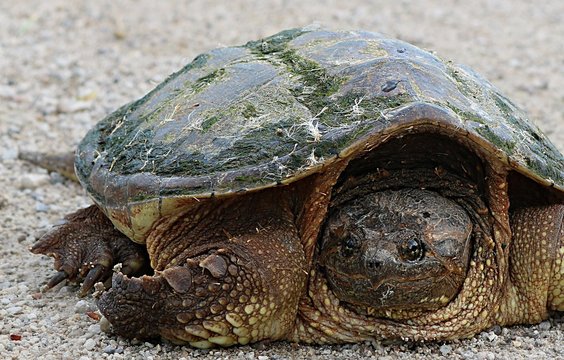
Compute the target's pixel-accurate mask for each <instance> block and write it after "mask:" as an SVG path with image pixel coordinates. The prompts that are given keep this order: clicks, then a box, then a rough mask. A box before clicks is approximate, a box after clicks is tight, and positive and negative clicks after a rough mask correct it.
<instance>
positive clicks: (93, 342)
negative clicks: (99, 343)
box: [84, 339, 96, 350]
mask: <svg viewBox="0 0 564 360" xmlns="http://www.w3.org/2000/svg"><path fill="white" fill-rule="evenodd" d="M95 347H96V340H94V339H88V340H86V341H85V342H84V348H85V349H86V350H92V349H94V348H95Z"/></svg>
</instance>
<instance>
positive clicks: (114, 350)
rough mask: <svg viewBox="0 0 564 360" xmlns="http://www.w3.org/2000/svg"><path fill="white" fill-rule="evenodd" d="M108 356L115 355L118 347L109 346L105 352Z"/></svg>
mask: <svg viewBox="0 0 564 360" xmlns="http://www.w3.org/2000/svg"><path fill="white" fill-rule="evenodd" d="M103 351H104V352H105V353H106V354H113V353H115V352H116V347H115V346H113V345H108V346H106V347H105V348H104V350H103Z"/></svg>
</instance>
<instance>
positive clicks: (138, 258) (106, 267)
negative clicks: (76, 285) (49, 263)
mask: <svg viewBox="0 0 564 360" xmlns="http://www.w3.org/2000/svg"><path fill="white" fill-rule="evenodd" d="M30 251H31V252H32V253H35V254H44V255H48V256H52V257H53V258H54V259H55V269H56V270H57V271H58V272H57V273H56V274H55V275H54V276H53V277H52V278H51V279H50V280H49V282H48V283H47V286H46V289H50V288H52V287H54V286H55V285H57V284H58V283H60V282H62V281H63V280H65V279H68V280H70V281H78V280H84V281H83V284H82V286H81V289H80V291H79V296H84V295H86V294H87V293H88V291H89V290H90V289H91V288H92V287H93V286H94V284H95V283H96V282H98V281H107V280H109V279H110V278H111V275H112V269H113V266H114V265H115V264H117V263H122V271H123V272H124V273H126V274H139V273H140V272H141V271H144V270H146V267H147V264H148V260H147V253H146V250H145V248H144V247H143V246H141V245H138V244H135V243H133V242H132V241H131V240H129V239H128V238H127V237H126V236H125V235H123V234H122V233H120V232H119V231H118V230H116V229H115V228H114V226H113V224H112V223H111V222H110V220H109V219H108V218H107V217H106V216H105V215H104V214H103V213H102V211H101V210H100V209H98V207H96V206H95V205H92V206H90V207H87V208H84V209H81V210H78V211H76V212H74V213H72V214H69V215H67V216H66V217H65V219H64V222H63V223H62V224H60V225H56V226H55V227H54V228H52V229H51V230H50V231H49V232H47V233H46V234H45V235H43V236H42V237H41V238H40V239H39V240H38V241H37V242H36V243H35V244H34V245H33V246H32V247H31V249H30Z"/></svg>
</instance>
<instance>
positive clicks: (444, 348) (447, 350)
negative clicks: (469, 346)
mask: <svg viewBox="0 0 564 360" xmlns="http://www.w3.org/2000/svg"><path fill="white" fill-rule="evenodd" d="M439 351H440V352H441V354H443V355H444V356H446V355H448V354H450V352H451V351H452V346H450V345H447V344H443V345H441V347H440V348H439Z"/></svg>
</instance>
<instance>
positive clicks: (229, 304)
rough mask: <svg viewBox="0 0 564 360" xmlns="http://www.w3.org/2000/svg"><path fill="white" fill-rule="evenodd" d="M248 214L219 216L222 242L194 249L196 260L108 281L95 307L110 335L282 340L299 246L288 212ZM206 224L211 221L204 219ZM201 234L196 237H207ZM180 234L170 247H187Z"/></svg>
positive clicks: (300, 281) (211, 341) (299, 264)
mask: <svg viewBox="0 0 564 360" xmlns="http://www.w3.org/2000/svg"><path fill="white" fill-rule="evenodd" d="M230 210H234V209H230ZM253 212H256V214H258V215H257V219H256V221H255V220H253V219H252V217H253V214H249V211H248V210H247V211H242V210H240V211H230V214H231V215H230V216H231V218H225V217H218V218H217V219H218V220H219V221H220V224H218V226H220V227H219V229H223V232H222V234H223V237H224V239H222V240H221V242H220V241H219V239H216V238H213V237H212V239H207V241H206V242H204V243H202V242H200V244H199V245H197V244H193V246H192V247H193V248H194V249H198V250H194V251H197V252H198V253H197V254H196V255H192V256H189V257H188V258H187V259H185V260H182V261H181V262H178V261H176V260H175V261H174V263H175V265H173V266H169V267H167V268H166V269H164V270H162V271H156V272H155V275H154V276H143V277H141V278H129V277H126V276H123V275H121V274H116V275H114V278H113V283H112V287H111V289H110V290H108V291H107V292H105V293H104V294H102V296H101V298H100V299H99V301H98V306H99V308H100V311H101V312H102V313H103V314H104V316H105V317H106V318H107V319H108V320H109V322H110V323H111V324H112V326H113V329H114V331H115V332H116V333H117V334H119V335H121V336H124V337H128V338H141V339H142V338H152V337H159V336H160V337H162V338H165V339H168V340H170V341H172V342H174V343H183V344H185V343H189V344H190V345H192V346H194V347H198V348H210V347H213V346H216V345H219V346H231V345H235V344H242V345H244V344H248V343H250V342H255V341H260V340H275V339H283V338H285V336H286V335H287V334H288V332H289V331H290V330H291V329H292V327H293V325H294V323H295V317H296V313H297V307H298V301H299V298H300V296H301V295H302V294H303V291H304V288H305V283H306V271H305V269H306V264H305V258H304V253H303V248H302V245H301V243H300V240H299V237H298V234H297V231H296V228H295V226H294V224H293V221H292V216H291V214H289V213H288V212H284V213H283V214H280V213H275V214H272V213H270V216H269V213H268V211H263V210H261V209H256V208H255V209H254V211H253ZM251 213H252V212H251ZM234 214H238V217H239V220H240V221H235V220H236V219H233V218H234V217H235V218H236V217H237V216H235V215H234ZM259 217H260V220H259V219H258V218H259ZM210 218H216V217H215V216H213V215H210V214H208V215H207V216H206V217H205V219H210ZM249 218H251V219H249ZM205 225H206V224H205ZM202 228H203V229H204V230H203V231H202V233H201V234H205V232H208V233H209V232H213V228H211V229H208V227H207V226H204V225H202ZM175 231H176V232H178V229H175ZM171 232H172V231H171ZM194 232H198V231H196V230H194ZM165 236H166V235H165ZM186 236H187V237H188V239H186V238H184V240H183V241H179V242H177V243H176V244H177V245H178V244H184V242H188V243H191V241H192V240H191V239H190V235H189V234H186ZM208 236H209V234H208ZM162 241H163V242H165V240H162ZM170 246H173V247H174V248H175V249H176V246H174V245H170ZM178 246H182V245H178ZM192 247H191V248H192ZM161 251H164V250H163V249H162V248H161Z"/></svg>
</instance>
